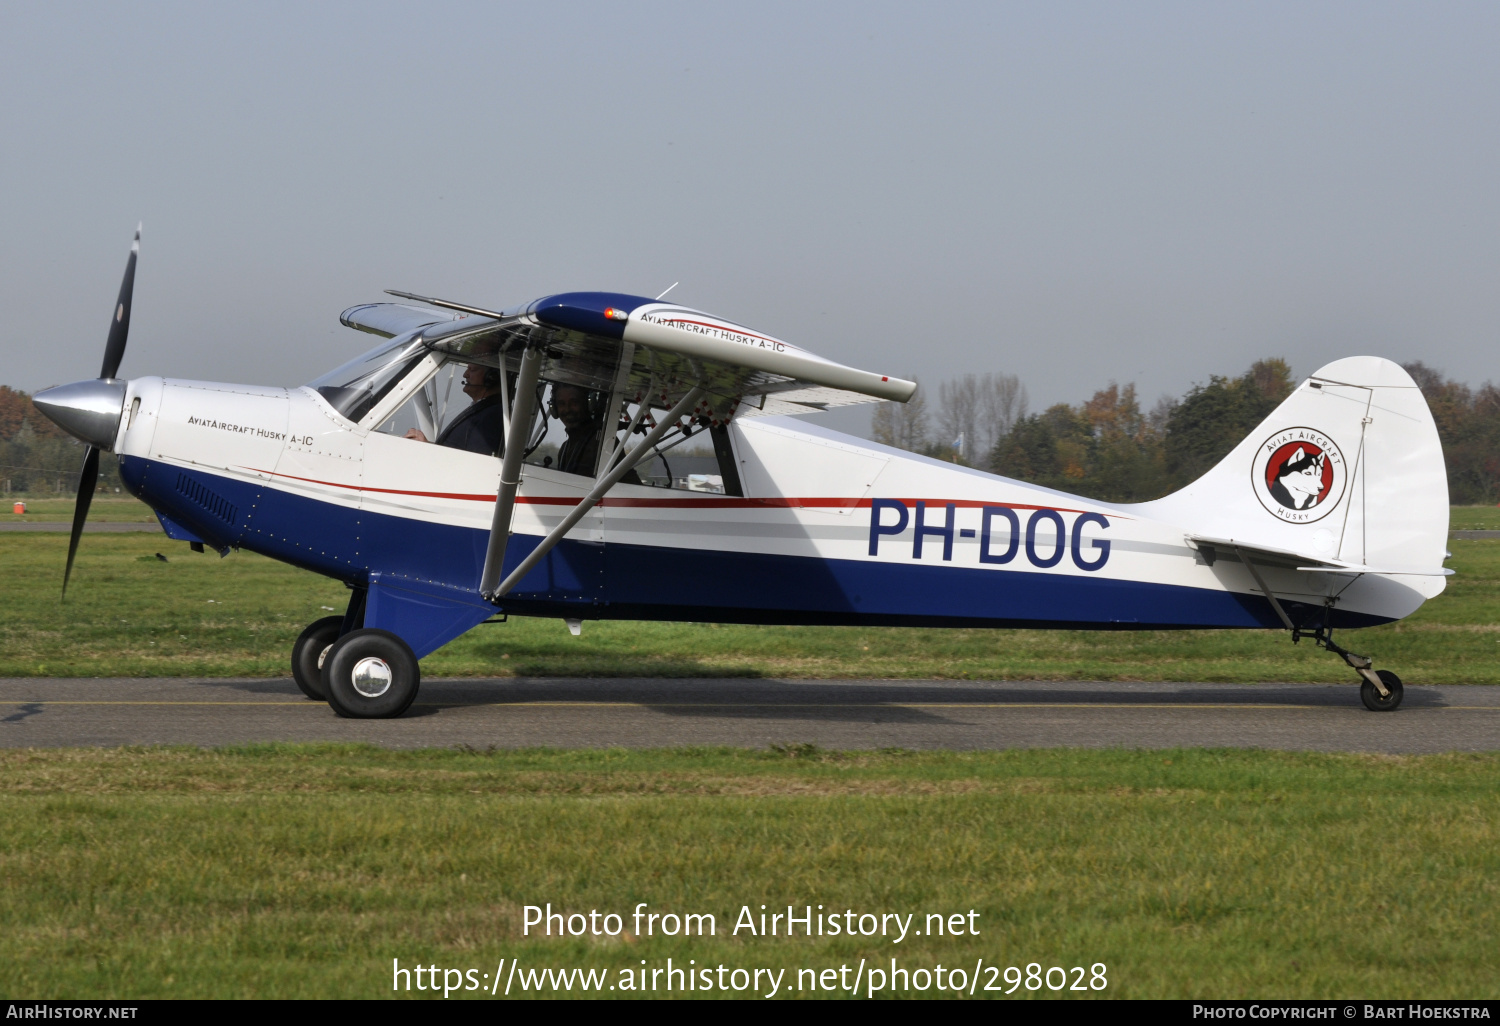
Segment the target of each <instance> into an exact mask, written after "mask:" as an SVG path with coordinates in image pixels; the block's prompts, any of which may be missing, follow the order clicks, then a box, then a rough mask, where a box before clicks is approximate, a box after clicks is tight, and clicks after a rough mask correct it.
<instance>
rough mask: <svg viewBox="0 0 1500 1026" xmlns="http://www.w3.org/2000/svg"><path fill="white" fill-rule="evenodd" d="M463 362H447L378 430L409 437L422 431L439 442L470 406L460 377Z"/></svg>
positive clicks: (428, 437)
mask: <svg viewBox="0 0 1500 1026" xmlns="http://www.w3.org/2000/svg"><path fill="white" fill-rule="evenodd" d="M462 373H463V365H462V364H456V363H454V362H452V361H451V360H450V361H447V362H445V363H444V364H443V365H442V366H441V367H439V368H438V372H437V373H436V374H434V375H433V376H432V377H431V378H429V379H428V381H427V383H426V384H425V385H423V386H422V387H421V388H419V389H417V391H416V392H414V393H413V394H412V397H411V398H410V399H408V400H407V401H406V402H404V403H402V404H401V405H400V406H399V407H397V409H396V411H395V412H394V413H392V414H391V415H390V416H389V417H387V418H386V419H385V422H384V423H382V424H381V425H380V426H379V427H378V428H376V430H377V431H380V432H382V433H383V434H387V435H396V436H397V437H405V436H406V435H407V434H408V433H409V432H412V431H419V432H421V434H422V437H423V438H425V439H426V440H427V441H429V442H435V441H437V438H438V436H439V435H440V434H441V433H442V430H443V428H444V426H446V425H447V423H448V422H449V420H450V419H451V418H452V417H454V416H456V415H457V414H458V413H459V412H460V411H462V409H463V408H464V407H465V406H467V405H468V399H467V398H466V397H465V396H464V393H463V382H462V381H461V380H459V379H460V376H461V375H462Z"/></svg>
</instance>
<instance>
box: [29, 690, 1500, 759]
mask: <svg viewBox="0 0 1500 1026" xmlns="http://www.w3.org/2000/svg"><path fill="white" fill-rule="evenodd" d="M262 741H357V742H369V743H374V744H379V745H384V746H389V747H398V748H417V747H445V746H454V745H460V744H464V745H473V746H479V747H488V746H495V747H497V748H519V747H541V746H549V747H559V748H584V747H590V748H591V747H614V746H619V747H631V748H659V747H673V746H680V745H729V746H738V747H751V748H760V747H765V746H767V745H770V744H778V743H780V744H786V743H812V744H816V745H819V746H820V747H824V748H843V749H873V748H890V747H896V748H919V749H942V748H951V749H960V750H974V749H1000V748H1035V747H1068V746H1078V747H1089V748H1097V747H1110V748H1116V747H1123V748H1179V747H1238V748H1267V749H1283V750H1295V751H1371V752H1388V753H1421V752H1445V751H1494V750H1500V688H1497V687H1493V686H1488V685H1439V686H1426V687H1423V686H1408V688H1407V691H1406V700H1405V703H1404V704H1403V706H1402V708H1401V709H1399V710H1397V711H1396V712H1394V713H1371V712H1368V711H1367V710H1365V708H1364V707H1363V706H1362V705H1361V704H1360V701H1359V695H1358V690H1357V688H1356V687H1355V686H1354V685H1352V684H1349V685H1337V684H1196V683H1182V684H1123V683H1100V682H1088V681H1070V682H1057V683H1054V682H1035V681H935V680H920V681H912V680H899V681H889V680H836V681H828V680H817V681H808V680H765V679H762V680H754V679H750V680H747V679H745V678H730V679H689V680H678V679H659V678H509V677H508V678H493V679H473V678H466V679H434V680H429V681H425V682H424V683H423V685H422V692H421V694H420V696H419V697H418V699H417V702H416V704H415V705H414V706H413V708H412V710H411V711H410V713H409V714H408V715H407V716H405V717H403V718H401V719H399V720H374V721H371V720H344V719H340V718H339V717H337V716H335V715H334V714H333V712H332V711H331V710H330V709H329V708H328V707H327V706H326V705H323V704H320V703H316V702H311V701H308V700H307V699H305V698H303V697H302V695H301V693H300V692H299V691H298V690H297V688H296V685H295V684H293V683H292V682H291V681H290V680H286V679H281V680H276V679H193V678H114V679H111V678H84V679H77V678H71V679H70V678H5V679H0V747H10V748H16V747H67V746H116V745H126V744H187V745H201V746H216V745H226V744H241V743H249V742H262Z"/></svg>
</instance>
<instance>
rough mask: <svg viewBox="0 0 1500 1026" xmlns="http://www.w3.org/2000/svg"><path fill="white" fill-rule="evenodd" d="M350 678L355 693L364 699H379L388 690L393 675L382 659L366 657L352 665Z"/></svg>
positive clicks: (388, 665) (387, 664)
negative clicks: (352, 669)
mask: <svg viewBox="0 0 1500 1026" xmlns="http://www.w3.org/2000/svg"><path fill="white" fill-rule="evenodd" d="M350 676H351V678H352V683H353V684H354V690H355V691H358V692H359V693H360V694H361V695H363V696H364V697H365V698H379V697H380V696H381V695H383V694H385V693H386V692H387V691H389V690H390V688H391V680H392V679H393V677H394V676H395V675H394V674H392V673H391V667H390V664H389V663H387V662H386V661H385V660H384V659H377V658H376V657H375V656H366V657H365V658H363V659H361V660H360V661H359V662H357V663H355V664H354V672H353V673H352V674H351V675H350Z"/></svg>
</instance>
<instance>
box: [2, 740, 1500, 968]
mask: <svg viewBox="0 0 1500 1026" xmlns="http://www.w3.org/2000/svg"><path fill="white" fill-rule="evenodd" d="M1497 774H1500V756H1496V755H1451V756H1424V757H1399V758H1398V757H1388V756H1387V757H1369V756H1357V755H1311V754H1286V753H1271V752H1243V751H1234V752H1225V751H1202V750H1198V751H1177V752H1173V751H1165V752H1162V751H1156V752H1098V751H1096V752H1076V751H1034V750H1033V751H1012V752H992V753H909V752H886V753H844V754H840V753H818V752H815V751H800V750H792V751H789V752H745V751H728V750H704V751H674V752H661V751H657V752H650V751H648V752H623V751H592V752H571V753H561V752H538V751H532V752H495V753H488V754H487V753H479V752H455V751H425V752H422V751H419V752H389V751H380V750H375V749H370V748H363V747H333V746H318V747H290V746H288V747H262V748H246V749H238V750H221V751H199V750H180V749H136V750H131V749H124V750H113V751H76V750H75V751H47V752H42V751H9V752H0V775H3V778H4V780H5V782H6V784H5V788H4V791H3V793H0V809H3V814H0V884H3V886H0V927H3V928H0V991H3V992H4V993H5V994H6V995H9V996H25V997H28V998H33V997H47V996H53V997H57V996H80V995H87V994H109V995H112V996H115V997H122V998H123V997H136V996H138V997H213V996H221V997H222V996H244V997H251V996H254V997H302V996H344V997H380V996H385V995H388V994H389V993H390V986H391V979H392V975H391V966H392V963H391V960H392V959H393V958H399V959H400V960H401V961H402V963H403V964H407V965H410V964H414V963H417V962H420V963H422V964H437V965H439V966H442V967H459V968H469V967H474V968H477V969H479V970H480V971H491V972H492V971H493V969H492V967H493V966H494V965H495V964H496V962H497V960H498V959H499V958H500V957H502V956H503V957H510V958H519V959H520V960H521V964H522V966H523V967H533V968H540V967H543V966H550V967H559V968H560V967H572V966H578V967H593V968H609V969H610V970H611V976H610V978H611V979H614V978H615V976H614V974H615V973H616V972H617V971H618V969H620V968H621V967H626V966H629V967H638V966H639V964H640V960H642V959H645V960H647V962H648V963H650V964H651V965H661V964H663V963H664V960H665V959H666V958H667V957H668V956H671V957H672V958H673V959H675V960H676V962H677V964H679V965H681V964H682V963H683V962H684V961H685V960H686V959H689V958H692V959H696V960H698V963H699V964H709V965H717V964H719V963H723V964H725V965H728V966H731V967H734V966H748V967H752V968H754V967H760V966H785V967H789V968H790V969H792V970H795V969H797V968H809V967H811V968H818V969H822V968H827V967H830V966H833V967H837V966H838V965H840V964H847V965H849V966H850V972H851V974H852V972H853V966H854V964H855V963H857V962H858V961H859V959H860V958H866V959H869V960H870V961H871V964H875V963H876V962H877V960H879V961H880V962H882V963H883V962H886V961H888V960H889V959H890V958H891V957H892V956H894V957H897V958H898V959H899V960H900V962H901V964H903V965H906V966H909V967H918V966H925V967H928V968H929V969H930V968H931V967H932V966H933V965H934V964H935V963H939V962H941V963H943V964H944V965H946V966H948V967H953V966H966V967H972V966H973V965H974V963H975V960H976V959H979V958H983V959H984V960H985V961H986V963H989V964H998V965H1001V966H1005V965H1010V964H1020V965H1023V966H1024V965H1025V964H1026V963H1028V962H1039V963H1041V964H1042V965H1043V966H1052V965H1060V966H1065V967H1071V966H1073V965H1078V964H1082V965H1085V966H1089V965H1092V963H1095V962H1103V963H1105V964H1106V966H1107V967H1108V970H1107V977H1108V980H1109V988H1108V990H1107V992H1106V993H1107V995H1108V996H1117V997H1220V998H1228V997H1240V996H1255V997H1262V998H1266V997H1273V996H1285V997H1372V998H1378V997H1388V998H1414V997H1440V996H1451V997H1458V996H1463V997H1468V998H1479V997H1489V998H1494V997H1497V996H1500V975H1497V973H1496V971H1495V970H1496V955H1495V950H1494V938H1495V936H1496V935H1497V934H1500V882H1497V881H1500V791H1497V789H1496V788H1495V786H1494V782H1495V779H1496V777H1497ZM640 901H646V902H649V903H650V907H651V909H652V910H655V911H659V912H666V911H675V912H678V913H679V914H681V913H686V912H711V913H713V914H714V915H715V916H716V917H717V923H718V932H717V934H716V936H714V937H712V938H709V937H705V938H702V939H699V938H697V937H694V938H692V939H691V940H687V939H683V938H664V937H653V938H648V937H644V936H640V937H630V938H625V937H622V938H620V939H615V940H609V939H603V940H594V939H589V938H580V939H567V940H558V939H555V938H554V939H552V940H546V939H540V938H536V937H531V938H523V937H522V936H521V933H520V926H521V923H520V915H521V907H522V906H523V905H527V904H544V903H546V902H551V903H552V905H553V906H554V908H556V909H562V910H565V911H567V912H577V911H581V912H585V913H587V912H588V911H589V910H590V909H599V910H600V911H601V912H610V911H613V912H617V913H621V914H625V913H628V912H629V911H630V910H631V909H633V908H634V906H635V904H636V903H637V902H640ZM762 903H764V904H766V905H768V906H771V907H772V908H774V907H776V906H778V905H779V906H783V907H784V906H785V905H787V904H789V903H790V904H793V905H797V906H802V905H807V904H812V905H814V906H816V905H818V904H823V905H824V906H826V908H827V909H836V910H840V911H842V910H844V909H853V910H855V911H856V912H857V913H858V912H874V913H881V912H900V913H907V912H917V913H921V914H923V915H925V914H926V913H930V912H943V913H952V912H960V913H967V912H968V911H969V910H970V909H974V910H976V911H977V912H979V913H980V916H979V918H978V919H977V920H976V921H975V922H976V924H977V926H978V928H979V935H978V936H977V937H972V936H964V937H941V938H940V937H915V936H912V937H908V938H907V940H905V941H904V942H902V943H901V944H899V945H897V944H892V943H890V941H889V940H886V941H881V940H880V939H878V938H874V939H871V938H853V939H850V938H844V937H840V938H830V937H823V938H816V937H814V938H801V937H799V938H796V939H794V940H788V939H786V938H784V937H783V938H754V937H750V936H748V935H746V934H745V933H744V932H743V931H742V932H741V934H740V935H739V936H738V937H734V936H728V935H727V934H728V931H729V929H730V927H731V925H732V924H733V923H734V921H735V918H736V916H737V914H738V912H739V909H740V906H741V905H750V906H751V907H752V909H753V910H755V911H756V912H757V913H758V911H759V906H760V905H761V904H762ZM923 915H919V916H918V918H917V920H916V922H917V923H918V924H920V923H922V922H923V921H924V919H923ZM626 926H627V929H628V928H629V920H628V919H627V920H626ZM931 993H932V992H929V995H931ZM1019 995H1020V996H1025V995H1026V991H1025V990H1024V989H1023V990H1022V991H1020V992H1019ZM1042 995H1043V996H1049V995H1048V992H1046V991H1043V992H1042ZM802 996H808V995H806V994H804V995H802ZM1070 996H1071V995H1070Z"/></svg>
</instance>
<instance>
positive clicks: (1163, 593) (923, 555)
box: [114, 378, 1424, 651]
mask: <svg viewBox="0 0 1500 1026" xmlns="http://www.w3.org/2000/svg"><path fill="white" fill-rule="evenodd" d="M730 439H731V442H732V447H733V458H734V460H735V461H736V465H737V468H738V475H739V479H740V483H741V490H742V491H743V493H744V494H743V495H742V496H728V495H715V494H706V493H702V492H693V491H685V490H675V489H667V488H658V487H647V486H644V485H633V484H620V485H617V486H615V488H614V489H613V490H612V491H611V492H610V493H609V495H608V497H607V498H606V499H605V500H604V501H603V502H602V503H601V504H600V505H599V506H598V507H597V508H596V509H594V510H593V511H591V512H590V513H589V514H588V515H587V516H586V517H585V518H584V520H583V521H582V523H580V524H579V526H578V527H577V528H576V529H575V530H574V531H573V532H572V533H571V534H570V535H569V536H568V537H567V539H566V540H565V541H563V542H562V544H560V545H559V546H558V547H557V549H555V550H554V551H553V552H551V553H550V554H549V555H548V556H547V557H546V558H545V559H544V560H543V561H542V563H540V564H539V565H538V566H537V567H536V569H534V570H533V571H532V572H531V573H530V574H529V575H528V576H527V577H525V578H524V579H523V580H522V582H521V584H520V586H519V587H517V588H516V589H515V590H514V591H513V592H511V593H510V594H508V595H506V596H505V597H504V598H503V600H502V601H501V603H500V608H501V609H503V611H505V612H507V613H514V614H519V615H540V616H560V617H569V618H580V619H598V618H615V619H653V620H697V621H715V622H741V623H784V624H813V623H817V624H870V625H885V624H904V625H915V626H986V627H1071V628H1090V629H1147V628H1166V629H1172V628H1205V627H1224V628H1250V627H1276V626H1279V625H1280V624H1279V621H1278V619H1277V617H1276V614H1275V612H1274V610H1273V609H1272V608H1271V606H1270V604H1269V603H1268V602H1267V600H1266V599H1265V597H1264V596H1263V595H1262V594H1261V593H1260V591H1259V588H1258V587H1257V586H1256V583H1255V581H1254V580H1253V578H1252V576H1251V574H1250V572H1249V571H1248V570H1247V569H1246V568H1245V567H1244V566H1243V565H1241V564H1239V563H1231V562H1226V561H1222V560H1221V561H1219V562H1217V563H1213V562H1212V561H1210V560H1205V559H1204V558H1203V555H1202V553H1200V552H1199V551H1198V550H1197V549H1195V548H1194V547H1193V546H1192V545H1191V544H1189V542H1188V540H1187V535H1188V533H1189V529H1190V528H1191V525H1184V524H1173V523H1167V522H1163V521H1161V520H1159V519H1155V518H1153V517H1151V516H1148V515H1145V512H1146V511H1144V510H1142V509H1141V508H1139V507H1132V506H1128V505H1113V504H1108V503H1101V502H1097V501H1094V500H1090V499H1084V498H1080V497H1076V496H1069V495H1065V494H1063V493H1059V492H1055V491H1052V490H1049V489H1045V488H1040V487H1037V486H1035V485H1030V484H1027V483H1024V482H1019V481H1013V480H1009V479H1006V478H1001V477H997V476H994V475H991V474H987V473H983V472H980V471H976V470H972V469H968V468H964V467H959V466H956V465H953V464H949V463H944V462H942V461H938V460H932V459H928V458H925V457H920V456H915V455H913V454H910V453H906V452H902V451H899V450H895V449H890V448H886V447H883V446H880V445H875V444H872V443H870V442H866V441H864V440H861V439H856V438H853V437H849V436H846V435H841V434H839V433H837V432H833V431H829V430H826V429H823V428H820V427H818V426H816V425H815V424H809V423H808V422H807V421H805V420H803V419H801V418H782V417H759V418H741V419H736V420H735V421H734V422H732V423H731V425H730ZM114 448H115V451H116V452H117V453H118V454H119V459H120V467H121V476H122V479H123V480H124V482H125V484H126V486H127V487H128V488H129V489H130V491H131V492H133V493H134V494H136V495H137V496H139V497H140V498H141V499H142V500H144V501H145V502H147V503H148V504H149V505H151V506H152V507H153V508H154V509H155V510H157V511H158V513H159V515H160V516H161V517H162V518H163V522H164V526H165V527H166V528H167V530H168V532H169V533H172V534H175V536H177V537H181V538H187V539H196V540H201V541H203V542H204V543H206V544H208V545H210V546H213V547H215V548H218V549H224V550H227V549H232V548H243V549H248V550H250V551H252V552H257V553H260V554H262V555H265V556H269V557H271V558H273V559H277V560H281V561H284V562H287V563H290V564H292V565H295V566H298V567H302V568H304V569H307V570H311V571H313V572H316V573H320V574H324V575H327V576H329V577H333V578H337V579H340V580H343V581H345V582H348V583H350V584H351V585H353V586H355V587H362V586H365V585H367V584H368V583H369V582H370V581H371V579H372V577H378V578H379V579H381V580H384V581H387V582H391V581H407V582H412V585H413V586H414V587H417V586H421V587H428V586H432V587H439V588H442V589H452V590H455V591H459V592H467V593H473V594H475V595H476V597H477V588H478V582H479V577H480V572H481V569H482V566H483V563H484V555H485V549H486V544H487V541H488V538H489V533H490V524H491V518H492V515H493V512H494V506H495V496H496V492H497V488H498V478H499V471H500V461H499V460H498V459H496V458H493V457H490V456H484V455H478V454H474V453H468V452H462V451H458V450H454V449H448V448H444V447H441V446H437V445H432V444H427V443H423V442H419V441H414V440H409V439H406V438H402V437H397V436H396V435H394V434H387V433H384V432H381V431H376V430H367V429H365V428H361V427H359V426H358V425H355V424H353V423H351V422H350V421H348V420H345V419H344V418H343V417H341V416H340V415H339V413H338V412H337V411H336V410H335V409H334V408H333V407H331V406H330V405H329V404H328V403H327V402H325V401H324V399H323V398H322V397H321V396H320V395H319V394H318V393H317V392H315V391H313V390H312V389H310V388H305V387H303V388H290V389H287V388H265V387H255V386H240V385H227V384H215V383H206V382H193V381H180V380H170V379H162V378H139V379H135V380H133V381H131V382H130V383H129V390H128V393H127V395H126V399H125V413H124V416H123V417H122V418H121V420H120V428H119V435H118V437H117V438H116V441H115V446H114ZM591 483H592V482H591V480H590V479H589V478H586V477H581V476H577V475H571V474H564V473H560V472H558V471H556V470H553V469H550V468H546V467H542V466H527V467H526V468H525V472H524V477H523V480H522V483H521V488H520V493H519V498H518V502H517V511H516V516H515V520H514V525H513V531H514V536H513V540H512V544H511V546H510V548H509V550H508V552H507V558H506V564H507V569H508V568H510V567H513V566H514V565H516V564H518V563H519V562H520V561H521V559H522V558H523V557H524V556H525V555H526V553H527V552H529V551H530V549H531V548H532V547H534V546H535V545H536V543H537V542H538V541H539V540H540V538H541V537H542V536H543V535H545V534H546V533H547V531H548V530H549V529H550V528H551V527H552V526H553V525H555V524H557V523H558V521H559V520H561V518H562V517H563V516H564V515H565V514H566V513H567V512H568V510H569V509H570V508H571V507H572V506H573V505H575V504H576V503H577V502H578V501H579V499H580V498H581V497H582V496H583V495H584V493H585V492H586V491H587V490H588V488H589V486H590V484H591ZM1265 573H1266V574H1267V575H1268V576H1269V583H1270V586H1271V587H1272V589H1273V590H1274V591H1276V593H1277V594H1278V595H1280V597H1281V598H1282V600H1283V602H1284V603H1285V604H1286V606H1287V608H1288V609H1289V610H1291V611H1292V612H1293V615H1294V617H1295V618H1300V619H1304V620H1308V621H1309V622H1310V621H1311V620H1312V619H1313V618H1321V617H1324V616H1328V617H1329V618H1330V625H1332V626H1345V627H1358V626H1368V625H1372V624H1377V623H1383V622H1387V621H1390V620H1393V619H1398V618H1400V617H1403V616H1406V615H1408V614H1410V613H1411V612H1412V611H1414V610H1415V609H1416V608H1417V607H1418V606H1420V604H1421V603H1422V601H1423V600H1424V595H1423V594H1422V593H1421V592H1420V591H1419V590H1416V589H1414V588H1412V587H1408V586H1406V585H1404V584H1402V583H1401V582H1399V581H1396V580H1392V579H1389V578H1383V577H1379V576H1374V575H1366V576H1363V577H1360V578H1358V579H1356V580H1355V581H1354V582H1353V583H1352V584H1351V583H1350V580H1349V579H1348V578H1347V577H1344V578H1337V577H1335V576H1334V575H1322V574H1307V573H1297V572H1293V571H1290V570H1287V571H1278V570H1275V569H1268V570H1266V571H1265ZM1283 588H1284V589H1285V590H1283ZM1334 596H1336V597H1337V602H1336V604H1334V605H1333V606H1332V607H1331V608H1325V607H1326V606H1327V603H1328V600H1329V599H1330V598H1332V597H1334ZM419 651H420V650H419Z"/></svg>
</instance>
